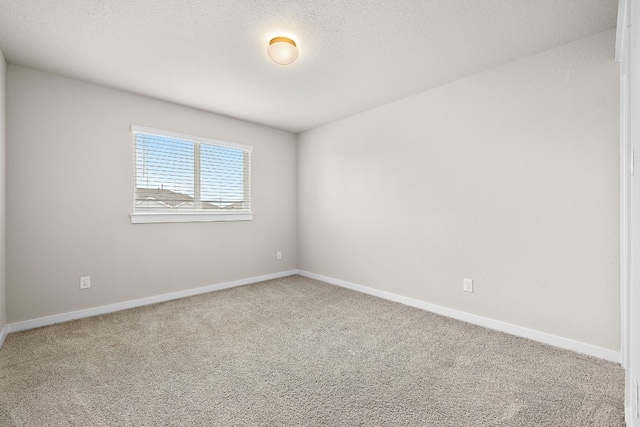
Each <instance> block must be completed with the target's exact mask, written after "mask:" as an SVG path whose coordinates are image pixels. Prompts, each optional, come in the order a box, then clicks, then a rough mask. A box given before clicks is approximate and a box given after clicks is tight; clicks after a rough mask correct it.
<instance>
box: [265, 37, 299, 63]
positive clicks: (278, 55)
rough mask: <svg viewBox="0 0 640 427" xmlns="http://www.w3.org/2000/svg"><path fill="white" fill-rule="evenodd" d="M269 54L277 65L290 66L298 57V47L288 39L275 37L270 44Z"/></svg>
mask: <svg viewBox="0 0 640 427" xmlns="http://www.w3.org/2000/svg"><path fill="white" fill-rule="evenodd" d="M267 53H268V54H269V58H271V59H272V60H273V62H275V63H276V64H280V65H289V64H291V63H292V62H293V61H295V60H296V58H297V57H298V47H297V46H296V42H294V41H293V40H291V39H290V38H288V37H274V38H272V39H271V41H270V42H269V48H268V49H267Z"/></svg>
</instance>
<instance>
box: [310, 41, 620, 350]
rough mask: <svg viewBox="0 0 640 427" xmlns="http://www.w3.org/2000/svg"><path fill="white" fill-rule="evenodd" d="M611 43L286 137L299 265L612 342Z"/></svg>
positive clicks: (523, 63) (533, 60)
mask: <svg viewBox="0 0 640 427" xmlns="http://www.w3.org/2000/svg"><path fill="white" fill-rule="evenodd" d="M614 43H615V32H614V31H608V32H604V33H601V34H598V35H595V36H593V37H589V38H586V39H583V40H579V41H577V42H574V43H572V44H569V45H565V46H562V47H559V48H556V49H553V50H551V51H547V52H544V53H542V54H539V55H536V56H533V57H529V58H526V59H523V60H520V61H517V62H514V63H511V64H508V65H505V66H503V67H500V68H497V69H494V70H490V71H487V72H484V73H481V74H477V75H474V76H472V77H469V78H466V79H463V80H459V81H457V82H454V83H451V84H448V85H445V86H442V87H440V88H437V89H434V90H431V91H428V92H425V93H422V94H419V95H416V96H413V97H411V98H407V99H404V100H402V101H398V102H395V103H392V104H388V105H385V106H383V107H380V108H377V109H375V110H371V111H368V112H366V113H363V114H360V115H357V116H353V117H350V118H347V119H345V120H342V121H338V122H334V123H332V124H328V125H325V126H323V127H320V128H317V129H314V130H311V131H308V132H305V133H302V134H301V135H299V139H298V268H300V269H301V270H305V271H309V272H312V273H317V274H321V275H324V276H328V277H332V278H336V279H340V280H344V281H348V282H352V283H355V284H359V285H363V286H368V287H372V288H375V289H378V290H383V291H388V292H392V293H395V294H399V295H403V296H407V297H411V298H415V299H418V300H422V301H426V302H429V303H433V304H438V305H442V306H445V307H449V308H453V309H457V310H462V311H465V312H468V313H472V314H476V315H480V316H484V317H488V318H492V319H495V320H500V321H504V322H508V323H511V324H515V325H518V326H522V327H526V328H531V329H534V330H538V331H542V332H546V333H550V334H553V335H557V336H560V337H565V338H570V339H574V340H577V341H581V342H584V343H588V344H592V345H596V346H600V347H603V348H607V349H611V350H615V351H618V350H619V283H618V275H619V273H618V267H619V260H618V253H619V247H618V243H619V239H618V222H619V217H618V206H619V199H618V198H619V191H618V189H619V186H618V181H619V160H618V156H619V151H618V150H619V146H618V131H619V130H618V127H619V122H618V108H619V107H618V99H619V98H618V79H619V77H618V65H617V64H616V63H614V60H613V53H614ZM465 277H467V278H472V279H474V281H475V287H476V289H475V293H473V294H469V293H464V292H463V291H462V281H463V278H465Z"/></svg>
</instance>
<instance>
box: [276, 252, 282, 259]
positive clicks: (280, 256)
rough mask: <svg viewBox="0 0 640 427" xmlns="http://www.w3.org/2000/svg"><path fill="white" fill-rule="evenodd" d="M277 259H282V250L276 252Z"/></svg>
mask: <svg viewBox="0 0 640 427" xmlns="http://www.w3.org/2000/svg"><path fill="white" fill-rule="evenodd" d="M276 259H282V252H280V251H278V252H276Z"/></svg>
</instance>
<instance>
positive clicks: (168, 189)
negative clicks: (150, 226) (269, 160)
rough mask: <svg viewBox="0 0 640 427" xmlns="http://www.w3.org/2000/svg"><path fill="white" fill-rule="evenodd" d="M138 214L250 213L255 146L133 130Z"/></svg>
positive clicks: (147, 130)
mask: <svg viewBox="0 0 640 427" xmlns="http://www.w3.org/2000/svg"><path fill="white" fill-rule="evenodd" d="M131 130H132V132H133V135H134V143H135V168H136V171H135V195H134V212H153V211H162V212H171V211H175V212H180V213H187V212H189V211H198V212H210V213H215V212H250V211H251V152H252V147H251V146H247V145H243V144H236V143H231V142H226V141H218V140H213V139H209V138H203V137H197V136H192V135H186V134H179V133H176V132H170V131H162V130H157V129H151V128H143V127H140V126H132V127H131Z"/></svg>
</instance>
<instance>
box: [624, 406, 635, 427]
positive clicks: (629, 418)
mask: <svg viewBox="0 0 640 427" xmlns="http://www.w3.org/2000/svg"><path fill="white" fill-rule="evenodd" d="M624 422H625V424H626V425H627V427H633V413H632V412H631V408H629V407H625V408H624Z"/></svg>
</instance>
